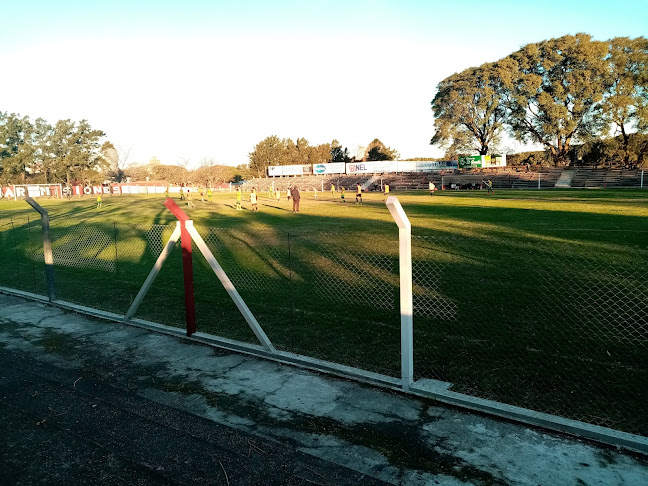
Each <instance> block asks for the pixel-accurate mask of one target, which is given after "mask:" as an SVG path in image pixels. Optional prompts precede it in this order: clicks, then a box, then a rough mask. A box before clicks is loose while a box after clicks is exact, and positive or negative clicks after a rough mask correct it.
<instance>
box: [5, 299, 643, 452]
mask: <svg viewBox="0 0 648 486" xmlns="http://www.w3.org/2000/svg"><path fill="white" fill-rule="evenodd" d="M0 292H2V293H5V294H8V295H13V296H16V297H22V298H25V299H29V300H32V301H36V302H40V303H42V304H46V305H51V306H55V307H58V308H61V309H65V310H70V311H73V312H77V313H80V314H84V315H87V316H92V317H96V318H100V319H105V320H109V321H112V322H119V323H122V324H126V325H129V326H133V327H138V328H141V329H146V330H150V331H154V332H158V333H162V334H166V335H169V336H173V337H177V338H180V339H185V340H188V341H193V342H196V343H201V344H205V345H208V346H214V347H218V348H221V349H226V350H229V351H233V352H237V353H243V354H247V355H250V356H255V357H259V358H263V359H268V360H271V361H275V362H278V363H282V364H286V365H290V366H296V367H299V368H305V369H308V370H312V371H317V372H322V373H327V374H330V375H334V376H338V377H341V378H346V379H350V380H354V381H358V382H362V383H366V384H370V385H374V386H378V387H381V388H387V389H391V390H394V391H397V392H400V393H404V394H409V395H414V396H419V397H424V398H431V399H434V400H437V401H439V402H441V403H445V404H449V405H453V406H456V407H460V408H463V409H467V410H472V411H476V412H481V413H486V414H489V415H494V416H497V417H501V418H504V419H507V420H512V421H515V422H519V423H523V424H526V425H531V426H534V427H540V428H543V429H547V430H552V431H556V432H560V433H566V434H570V435H573V436H576V437H579V438H583V439H588V440H592V441H595V442H599V443H602V444H606V445H611V446H614V447H619V448H623V449H627V450H630V451H633V452H639V453H641V454H645V455H648V437H642V436H639V435H635V434H629V433H626V432H620V431H617V430H614V429H610V428H607V427H601V426H598V425H593V424H588V423H585V422H580V421H577V420H571V419H567V418H563V417H559V416H557V415H551V414H547V413H542V412H536V411H533V410H529V409H526V408H521V407H516V406H513V405H507V404H504V403H500V402H496V401H493V400H487V399H483V398H478V397H472V396H469V395H464V394H461V393H456V392H453V391H450V390H449V387H450V386H451V385H452V384H451V383H447V382H441V381H437V380H429V379H420V380H417V381H416V382H414V383H413V384H412V385H411V386H410V389H409V390H404V389H403V388H402V385H401V380H400V379H398V378H394V377H390V376H386V375H382V374H379V373H373V372H370V371H365V370H361V369H358V368H353V367H350V366H345V365H341V364H337V363H332V362H329V361H324V360H319V359H316V358H310V357H308V356H303V355H299V354H294V353H289V352H286V351H276V352H270V351H268V350H266V349H265V348H263V347H262V346H259V345H255V344H248V343H243V342H240V341H234V340H231V339H227V338H221V337H217V336H213V335H210V334H205V333H200V332H197V333H195V334H194V335H193V336H191V337H187V336H186V333H185V331H184V330H183V329H180V328H175V327H170V326H165V325H162V324H158V323H155V322H150V321H145V320H142V319H132V320H130V321H128V322H125V321H124V316H121V315H119V314H114V313H112V312H106V311H101V310H97V309H93V308H90V307H85V306H81V305H77V304H73V303H70V302H65V301H61V300H57V301H55V302H49V300H48V298H47V297H45V296H42V295H38V294H33V293H31V292H25V291H21V290H14V289H10V288H7V287H0Z"/></svg>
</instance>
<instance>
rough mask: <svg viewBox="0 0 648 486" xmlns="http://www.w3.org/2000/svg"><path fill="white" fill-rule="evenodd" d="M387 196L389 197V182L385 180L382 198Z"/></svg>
mask: <svg viewBox="0 0 648 486" xmlns="http://www.w3.org/2000/svg"><path fill="white" fill-rule="evenodd" d="M388 197H389V184H387V183H386V182H385V198H384V199H383V201H384V200H385V199H387V198H388Z"/></svg>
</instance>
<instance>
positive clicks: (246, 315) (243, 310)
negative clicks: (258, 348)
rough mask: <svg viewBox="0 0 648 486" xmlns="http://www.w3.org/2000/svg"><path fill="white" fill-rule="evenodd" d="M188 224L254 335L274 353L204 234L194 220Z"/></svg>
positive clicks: (201, 250)
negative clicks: (204, 238) (197, 227)
mask: <svg viewBox="0 0 648 486" xmlns="http://www.w3.org/2000/svg"><path fill="white" fill-rule="evenodd" d="M186 226H187V231H188V232H189V234H190V235H191V238H193V240H194V241H195V242H196V246H198V249H199V250H200V252H201V253H202V254H203V256H204V257H205V260H207V263H208V264H209V266H210V267H211V269H212V270H213V271H214V273H215V274H216V276H217V277H218V279H219V280H220V281H221V283H222V284H223V287H225V290H226V291H227V293H228V294H229V296H230V297H231V298H232V301H233V302H234V304H235V305H236V307H237V308H238V310H239V311H240V312H241V315H242V316H243V318H244V319H245V322H247V323H248V326H250V329H252V332H253V333H254V335H255V336H256V337H257V339H258V340H259V342H260V343H261V344H262V345H263V347H264V348H266V349H267V350H268V351H271V352H273V353H274V352H276V349H275V347H274V346H273V345H272V343H271V342H270V339H268V336H267V335H266V333H265V332H264V331H263V328H262V327H261V325H260V324H259V323H258V322H257V320H256V318H255V317H254V315H253V314H252V312H251V311H250V309H249V308H248V306H247V305H246V304H245V301H244V300H243V298H242V297H241V295H240V294H239V293H238V291H237V290H236V287H234V284H232V281H231V280H230V279H229V277H228V276H227V274H226V273H225V271H224V270H223V268H222V267H221V266H220V264H219V263H218V261H216V258H214V255H213V254H212V252H211V250H210V249H209V247H208V246H207V244H206V243H205V241H204V240H203V239H202V236H200V233H198V231H196V228H194V225H193V221H187V222H186Z"/></svg>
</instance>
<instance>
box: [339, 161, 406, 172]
mask: <svg viewBox="0 0 648 486" xmlns="http://www.w3.org/2000/svg"><path fill="white" fill-rule="evenodd" d="M374 172H398V163H397V162H396V161H393V160H384V161H379V162H353V163H350V164H347V165H346V173H347V174H373V173H374Z"/></svg>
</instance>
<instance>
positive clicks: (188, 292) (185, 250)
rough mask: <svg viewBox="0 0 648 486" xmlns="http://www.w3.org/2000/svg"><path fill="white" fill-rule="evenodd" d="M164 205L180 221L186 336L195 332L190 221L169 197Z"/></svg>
mask: <svg viewBox="0 0 648 486" xmlns="http://www.w3.org/2000/svg"><path fill="white" fill-rule="evenodd" d="M164 205H165V206H166V207H167V209H169V211H171V212H172V213H173V215H174V216H175V217H176V218H178V221H179V222H180V242H181V246H182V273H183V276H184V290H185V320H186V322H187V336H191V335H192V334H193V333H195V332H196V303H195V299H194V285H193V262H192V259H191V236H190V235H189V232H188V231H187V227H186V222H187V221H190V220H189V216H187V215H186V214H185V213H184V211H183V210H182V209H180V207H179V206H178V205H177V204H176V203H175V201H174V200H173V199H171V198H167V200H166V201H164Z"/></svg>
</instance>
